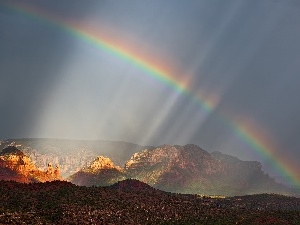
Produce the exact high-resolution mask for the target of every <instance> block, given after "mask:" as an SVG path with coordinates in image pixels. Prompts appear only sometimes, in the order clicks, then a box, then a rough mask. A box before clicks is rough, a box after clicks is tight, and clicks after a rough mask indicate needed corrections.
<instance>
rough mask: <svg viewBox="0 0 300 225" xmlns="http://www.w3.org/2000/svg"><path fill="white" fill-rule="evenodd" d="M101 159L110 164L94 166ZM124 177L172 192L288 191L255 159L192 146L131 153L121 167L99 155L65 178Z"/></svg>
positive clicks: (98, 180)
mask: <svg viewBox="0 0 300 225" xmlns="http://www.w3.org/2000/svg"><path fill="white" fill-rule="evenodd" d="M99 159H101V160H102V161H101V162H99ZM105 162H107V163H108V164H109V165H110V166H109V167H103V166H95V163H97V164H96V165H99V164H100V165H102V163H103V165H105ZM126 178H130V179H137V180H140V181H142V182H145V183H147V184H149V185H151V186H152V187H155V188H158V189H160V190H164V191H169V192H175V193H195V194H199V193H201V194H206V195H226V196H234V195H245V194H256V193H280V194H291V190H290V189H288V188H286V187H285V186H283V185H281V184H279V183H276V182H275V181H274V179H272V178H271V177H269V176H268V175H267V174H265V173H264V172H263V171H262V166H261V164H260V163H259V162H254V161H241V160H239V159H238V158H236V157H233V156H228V155H224V154H222V153H220V152H213V153H211V154H210V153H208V152H207V151H205V150H203V149H201V148H200V147H198V146H196V145H186V146H179V145H175V146H171V145H163V146H159V147H157V148H151V149H145V150H143V151H141V152H137V153H134V154H133V156H132V157H131V158H130V159H129V160H128V161H127V162H126V164H125V167H124V168H123V169H120V168H115V167H114V166H113V163H112V162H111V160H109V159H105V160H104V158H103V157H99V158H98V159H96V160H95V161H94V162H93V163H92V164H91V165H90V167H87V168H85V169H82V170H80V171H79V172H77V173H75V174H74V175H73V176H71V177H70V178H69V181H71V182H72V183H74V184H77V185H85V186H91V185H96V186H107V185H110V184H112V183H113V182H116V181H120V180H124V179H126Z"/></svg>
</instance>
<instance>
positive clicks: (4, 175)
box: [0, 146, 62, 183]
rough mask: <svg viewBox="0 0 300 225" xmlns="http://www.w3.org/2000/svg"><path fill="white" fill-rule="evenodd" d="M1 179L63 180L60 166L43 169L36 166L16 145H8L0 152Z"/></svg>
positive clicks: (19, 180)
mask: <svg viewBox="0 0 300 225" xmlns="http://www.w3.org/2000/svg"><path fill="white" fill-rule="evenodd" d="M0 180H14V181H18V182H22V183H29V182H45V181H53V180H62V177H61V176H60V171H59V167H56V168H53V167H52V164H51V163H49V164H48V168H47V170H45V171H42V170H40V169H38V168H36V167H35V165H34V164H33V163H32V162H31V160H30V158H29V157H28V156H26V155H25V154H24V153H23V152H22V151H20V150H19V149H17V148H16V147H14V146H8V147H6V148H5V149H3V151H2V152H1V153H0Z"/></svg>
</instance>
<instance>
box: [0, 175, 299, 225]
mask: <svg viewBox="0 0 300 225" xmlns="http://www.w3.org/2000/svg"><path fill="white" fill-rule="evenodd" d="M126 182H127V183H126ZM143 185H144V184H143V183H142V184H141V182H139V181H125V183H124V182H123V183H122V185H119V186H111V187H79V186H76V185H73V184H71V183H68V182H64V181H54V182H46V183H31V184H21V183H17V182H14V181H0V199H1V205H0V224H299V221H300V199H299V198H295V197H287V196H281V195H275V194H271V195H270V194H262V195H249V196H241V197H231V198H210V197H201V196H197V195H183V194H172V193H167V192H163V191H159V190H156V189H153V188H151V187H150V186H149V187H147V186H145V185H144V186H143Z"/></svg>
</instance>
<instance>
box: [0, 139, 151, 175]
mask: <svg viewBox="0 0 300 225" xmlns="http://www.w3.org/2000/svg"><path fill="white" fill-rule="evenodd" d="M11 145H14V146H16V147H17V148H18V149H20V150H21V151H22V152H24V153H25V154H26V155H27V156H28V157H29V158H30V159H31V161H32V163H34V164H35V165H36V166H37V167H39V168H40V169H41V170H46V169H47V167H48V163H49V162H52V163H53V165H56V164H59V165H60V173H61V175H62V176H63V177H64V178H66V177H69V176H70V175H72V174H74V173H76V172H78V171H79V170H81V169H82V168H84V167H88V166H89V163H90V162H91V161H93V160H94V159H95V158H96V157H97V156H99V155H103V156H105V157H109V158H110V159H112V160H113V161H114V162H115V164H116V165H118V166H121V167H123V166H124V164H125V162H126V161H127V160H128V159H129V158H130V157H131V156H132V154H134V153H135V152H138V151H141V150H142V149H145V148H147V147H143V146H139V145H136V144H132V143H128V142H122V141H101V140H65V139H45V138H27V139H8V140H3V141H0V152H1V150H2V149H4V148H6V147H8V146H11Z"/></svg>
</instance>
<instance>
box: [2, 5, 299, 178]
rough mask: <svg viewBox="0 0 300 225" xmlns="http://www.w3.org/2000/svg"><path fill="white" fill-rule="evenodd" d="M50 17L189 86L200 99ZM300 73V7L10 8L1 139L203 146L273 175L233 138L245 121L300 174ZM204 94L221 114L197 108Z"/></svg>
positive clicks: (5, 18) (5, 14)
mask: <svg viewBox="0 0 300 225" xmlns="http://www.w3.org/2000/svg"><path fill="white" fill-rule="evenodd" d="M12 3H13V4H14V5H18V4H19V3H22V4H23V5H25V6H26V7H27V8H31V9H32V8H34V10H36V11H39V12H40V14H45V15H47V16H45V18H43V17H42V16H41V15H40V16H36V15H35V16H34V15H30V14H32V13H26V12H22V11H18V10H16V6H12ZM22 7H23V6H21V8H22ZM26 7H25V8H26ZM25 11H26V10H25ZM41 12H42V13H41ZM33 14H34V13H33ZM49 17H50V18H56V19H57V20H58V21H64V22H68V23H72V24H79V25H80V27H81V28H85V29H86V30H92V31H93V32H95V33H97V34H99V35H100V36H99V37H105V38H107V39H109V40H111V42H112V43H113V44H116V45H117V46H123V47H124V46H126V48H127V49H129V50H132V51H134V52H135V53H136V54H137V55H138V56H139V57H141V58H142V59H146V58H147V60H148V61H147V62H150V61H151V62H152V63H153V64H155V65H157V66H158V67H159V68H161V67H164V69H166V70H167V71H169V72H168V73H169V75H171V76H172V77H173V78H174V79H175V80H177V81H183V80H188V81H189V83H188V84H187V88H188V89H189V92H190V95H188V96H186V95H184V94H180V93H178V92H176V91H175V90H174V89H172V87H170V86H168V85H165V84H163V83H161V82H160V81H159V80H157V79H154V78H153V77H151V75H149V74H147V72H146V71H143V70H141V69H139V68H137V67H136V65H135V64H134V63H132V62H130V60H129V61H128V60H124V59H122V58H120V57H118V56H116V55H113V54H109V53H108V52H107V51H103V49H101V48H99V47H97V46H96V45H93V44H91V43H89V42H87V41H85V40H83V39H82V38H80V37H78V36H75V35H72V34H71V33H70V32H68V31H67V30H65V29H62V27H60V26H58V25H57V24H53V23H52V22H49V21H47V20H49V19H47V18H49ZM299 62H300V1H298V0H263V1H262V0H226V1H224V0H195V1H192V0H185V1H182V0H178V1H177V0H164V1H161V0H151V1H140V0H124V1H121V0H103V1H102V0H89V1H79V0H51V1H50V0H48V1H46V0H36V1H32V0H31V1H24V0H22V1H21V0H20V1H8V0H7V1H4V0H0V74H1V76H0V105H1V106H0V107H1V108H0V110H1V111H0V112H1V113H0V115H1V117H0V139H7V138H23V137H49V138H69V139H101V140H103V139H106V140H123V141H128V142H133V143H138V144H142V145H160V144H187V143H193V144H197V145H199V146H200V147H202V148H204V149H206V150H207V151H210V152H211V151H216V150H218V151H221V152H223V153H228V154H232V155H235V156H238V157H239V158H241V159H243V160H259V161H261V162H263V163H264V165H265V167H266V168H267V169H268V170H270V171H272V168H274V165H272V164H271V163H270V162H268V160H266V159H265V158H262V157H261V155H260V154H259V153H257V152H255V151H254V150H253V149H252V148H251V146H249V145H247V143H245V141H244V140H241V139H240V138H238V137H237V135H236V132H235V131H234V130H233V129H232V128H231V127H230V124H231V123H232V122H231V120H232V121H235V120H237V119H239V120H241V119H242V120H243V119H245V120H247V121H252V122H251V124H252V126H254V127H256V128H257V129H258V127H259V130H260V131H262V133H265V134H267V136H268V137H269V141H270V142H272V144H273V145H274V146H275V148H274V149H272V151H275V152H276V154H277V155H278V156H281V157H285V161H289V162H290V163H291V165H293V167H295V169H294V172H295V171H297V170H298V172H299V173H300V165H299V162H298V159H300V151H299V147H300V138H299V137H298V135H299V133H300V117H299V114H300V103H299V97H300V88H299V84H300V76H299V71H300V63H299ZM198 93H201V94H202V95H203V96H208V97H209V96H215V97H216V98H217V99H218V104H216V105H215V108H214V109H213V111H212V112H209V113H205V112H203V110H202V109H201V107H200V106H199V104H196V103H195V101H193V100H192V97H191V96H193V95H197V94H198ZM225 114H226V115H225ZM228 115H229V117H228ZM223 116H225V117H226V119H225V120H226V121H227V119H228V120H229V121H227V122H225V123H224V118H223Z"/></svg>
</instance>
